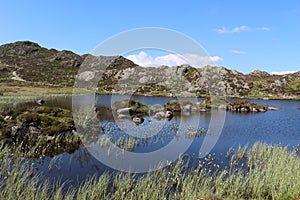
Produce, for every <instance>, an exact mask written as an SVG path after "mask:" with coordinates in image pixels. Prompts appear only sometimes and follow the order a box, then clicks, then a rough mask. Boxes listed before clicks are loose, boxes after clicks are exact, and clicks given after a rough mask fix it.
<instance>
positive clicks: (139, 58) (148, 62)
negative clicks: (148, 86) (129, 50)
mask: <svg viewBox="0 0 300 200" xmlns="http://www.w3.org/2000/svg"><path fill="white" fill-rule="evenodd" d="M127 59H129V60H131V61H132V62H134V63H136V64H138V65H140V66H144V67H149V66H161V65H167V66H178V65H182V64H187V63H189V64H190V65H192V66H194V67H203V66H205V65H212V64H213V63H214V62H219V61H221V60H222V58H221V57H219V56H201V55H197V54H185V55H180V54H167V55H165V56H157V57H155V58H153V57H152V56H150V55H148V54H147V53H146V52H144V51H141V52H139V53H138V54H133V55H129V56H127Z"/></svg>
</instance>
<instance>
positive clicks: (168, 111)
mask: <svg viewBox="0 0 300 200" xmlns="http://www.w3.org/2000/svg"><path fill="white" fill-rule="evenodd" d="M166 118H167V119H168V120H171V119H172V118H173V112H172V111H170V110H167V111H166Z"/></svg>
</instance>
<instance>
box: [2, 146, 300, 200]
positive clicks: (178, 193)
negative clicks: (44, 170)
mask: <svg viewBox="0 0 300 200" xmlns="http://www.w3.org/2000/svg"><path fill="white" fill-rule="evenodd" d="M0 158H1V165H0V166H1V168H0V173H1V174H0V188H1V192H0V199H116V200H121V199H199V198H200V197H204V198H206V199H293V198H299V197H300V182H299V180H300V170H299V169H300V158H299V155H298V154H297V153H296V152H295V151H293V150H288V148H287V147H281V146H279V145H275V146H271V145H266V144H261V143H257V144H255V145H254V146H253V147H252V148H239V150H237V151H236V152H230V153H229V158H228V159H229V160H230V164H229V166H228V167H227V168H223V169H219V170H217V169H215V170H211V168H210V167H209V166H208V165H206V164H201V163H200V164H199V165H198V166H197V167H196V168H187V166H186V165H187V164H188V163H187V162H185V161H184V160H183V159H179V160H178V162H177V163H175V164H171V165H170V166H167V167H166V168H164V169H162V170H157V171H155V172H152V173H147V174H144V175H139V176H138V175H136V174H128V173H116V174H107V173H104V174H102V175H101V176H100V177H98V178H97V177H92V178H89V179H87V180H86V181H85V182H84V183H82V184H81V185H80V186H79V187H77V188H75V187H74V188H73V187H69V188H68V187H67V185H66V184H65V183H59V182H57V183H54V185H53V184H50V182H49V181H48V180H47V178H45V177H42V176H41V175H38V174H35V172H34V171H33V169H31V166H30V165H29V163H28V162H27V161H26V160H25V159H23V158H20V157H17V156H15V154H14V153H13V152H12V151H11V150H9V148H7V147H4V148H2V151H1V153H0ZM41 180H42V184H41Z"/></svg>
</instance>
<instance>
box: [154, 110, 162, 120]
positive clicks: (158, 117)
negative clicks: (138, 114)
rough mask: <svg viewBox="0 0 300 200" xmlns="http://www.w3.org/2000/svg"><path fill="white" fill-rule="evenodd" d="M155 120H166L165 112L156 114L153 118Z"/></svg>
mask: <svg viewBox="0 0 300 200" xmlns="http://www.w3.org/2000/svg"><path fill="white" fill-rule="evenodd" d="M153 118H154V119H162V118H165V112H163V111H159V112H157V113H155V115H154V116H153Z"/></svg>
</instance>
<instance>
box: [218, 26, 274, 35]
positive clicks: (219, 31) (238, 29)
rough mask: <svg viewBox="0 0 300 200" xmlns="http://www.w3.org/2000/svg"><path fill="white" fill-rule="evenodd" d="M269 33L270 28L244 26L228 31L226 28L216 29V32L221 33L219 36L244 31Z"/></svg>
mask: <svg viewBox="0 0 300 200" xmlns="http://www.w3.org/2000/svg"><path fill="white" fill-rule="evenodd" d="M255 30H257V31H269V30H270V28H268V27H256V28H253V27H249V26H246V25H243V26H238V27H234V28H232V29H228V28H226V27H223V28H219V29H215V32H217V33H219V34H229V33H238V32H243V31H255Z"/></svg>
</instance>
